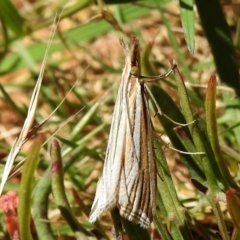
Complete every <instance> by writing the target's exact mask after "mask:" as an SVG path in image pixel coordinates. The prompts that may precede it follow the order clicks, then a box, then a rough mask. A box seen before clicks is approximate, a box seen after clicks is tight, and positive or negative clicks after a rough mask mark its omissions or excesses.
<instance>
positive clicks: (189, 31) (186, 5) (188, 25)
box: [180, 0, 194, 53]
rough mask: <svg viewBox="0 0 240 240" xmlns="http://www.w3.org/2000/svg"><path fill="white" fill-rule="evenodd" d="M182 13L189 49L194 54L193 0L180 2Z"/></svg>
mask: <svg viewBox="0 0 240 240" xmlns="http://www.w3.org/2000/svg"><path fill="white" fill-rule="evenodd" d="M180 13H181V20H182V26H183V31H184V35H185V39H186V42H187V45H188V49H189V51H190V52H191V53H193V52H194V12H193V0H180Z"/></svg>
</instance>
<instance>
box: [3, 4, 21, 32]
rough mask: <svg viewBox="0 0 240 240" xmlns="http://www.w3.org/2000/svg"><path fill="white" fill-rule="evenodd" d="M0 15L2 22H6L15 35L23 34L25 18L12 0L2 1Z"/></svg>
mask: <svg viewBox="0 0 240 240" xmlns="http://www.w3.org/2000/svg"><path fill="white" fill-rule="evenodd" d="M0 16H1V18H0V19H1V20H2V22H4V24H5V25H6V26H7V27H8V28H10V29H11V30H12V31H13V32H14V33H15V35H17V36H20V35H22V33H23V26H24V20H23V18H22V17H21V16H20V14H19V12H18V11H17V9H16V8H15V6H14V5H13V4H12V2H11V1H10V0H3V1H0Z"/></svg>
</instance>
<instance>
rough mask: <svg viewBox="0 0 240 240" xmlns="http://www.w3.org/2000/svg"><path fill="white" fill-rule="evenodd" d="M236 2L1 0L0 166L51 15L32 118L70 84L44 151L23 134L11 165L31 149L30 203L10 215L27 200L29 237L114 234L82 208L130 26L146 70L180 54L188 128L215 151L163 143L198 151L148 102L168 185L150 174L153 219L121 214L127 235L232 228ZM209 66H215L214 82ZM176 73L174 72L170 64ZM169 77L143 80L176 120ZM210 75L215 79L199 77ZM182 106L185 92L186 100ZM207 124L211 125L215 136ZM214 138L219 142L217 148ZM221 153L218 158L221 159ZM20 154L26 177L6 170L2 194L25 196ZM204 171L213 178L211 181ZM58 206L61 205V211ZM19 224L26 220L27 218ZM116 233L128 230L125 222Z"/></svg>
mask: <svg viewBox="0 0 240 240" xmlns="http://www.w3.org/2000/svg"><path fill="white" fill-rule="evenodd" d="M239 9H240V5H239V3H238V1H234V0H232V1H230V0H225V1H219V0H196V1H195V3H193V1H192V0H179V1H171V0H148V1H146V0H142V1H127V0H125V1H114V0H106V1H105V2H103V1H101V0H98V1H90V0H79V1H73V0H71V1H66V0H61V1H55V0H49V1H35V0H28V1H27V0H25V1H19V0H12V1H10V0H4V1H0V22H1V28H0V30H1V32H0V84H1V85H0V90H1V92H0V97H1V98H0V160H1V168H0V172H1V173H2V172H3V168H4V165H5V162H6V158H7V155H8V153H9V151H10V148H11V146H12V145H13V142H14V139H15V138H16V136H18V134H19V132H20V130H21V128H22V125H23V123H24V120H25V118H26V114H27V110H28V106H29V101H30V98H31V94H32V92H33V89H34V86H35V84H36V81H37V78H38V75H39V72H40V68H41V63H42V61H43V58H44V54H45V51H46V47H47V43H48V39H49V38H50V35H51V31H52V28H53V22H54V19H55V18H57V19H59V23H58V25H57V31H56V33H55V35H54V38H53V42H52V44H51V48H50V52H49V55H48V57H47V65H46V68H45V73H44V76H43V81H42V86H41V90H40V95H39V99H38V107H37V111H36V114H35V118H34V123H33V126H36V125H37V124H38V123H40V122H41V121H42V120H44V119H46V118H47V117H48V116H49V115H50V114H51V112H53V111H54V109H56V108H57V106H58V105H59V104H60V102H61V101H62V100H63V99H64V98H65V97H66V95H67V94H68V92H69V91H70V89H71V88H72V87H73V86H74V88H73V89H72V90H71V92H70V94H68V95H67V97H66V99H65V101H64V102H63V103H62V104H61V106H60V107H59V109H57V111H56V112H55V113H54V114H53V116H51V118H50V119H49V120H48V121H47V122H46V123H45V124H44V125H43V126H42V127H41V129H40V130H38V133H39V132H41V133H43V135H44V139H45V140H48V142H47V143H45V144H44V145H43V147H41V151H40V148H39V151H40V154H39V152H38V151H33V150H32V151H31V149H32V148H34V147H35V148H36V146H38V147H39V146H40V145H41V144H42V143H43V142H44V141H43V140H41V139H40V140H39V139H37V140H30V141H28V142H26V143H25V144H24V145H23V147H22V149H21V152H20V153H19V155H18V157H17V158H16V161H15V164H14V165H15V166H17V164H18V163H21V161H22V160H23V159H25V158H26V156H27V157H28V158H29V155H31V157H33V159H37V158H40V160H39V164H38V166H37V169H36V174H35V178H34V179H35V180H34V184H33V185H34V186H33V190H32V191H33V193H31V192H30V193H29V196H32V198H28V199H25V198H24V199H25V200H24V201H26V202H27V203H28V204H27V203H26V204H25V206H23V207H22V210H23V212H24V213H23V215H21V217H20V216H19V219H18V220H17V223H18V221H20V222H21V221H22V222H23V223H24V222H26V221H29V219H30V218H29V216H30V215H29V216H28V217H27V218H25V213H26V212H28V211H29V209H30V208H31V209H32V217H33V221H34V222H35V226H36V230H32V228H31V233H29V232H28V233H26V234H27V235H28V234H29V236H28V237H32V238H33V239H36V238H37V236H36V234H35V233H36V232H37V235H38V239H105V238H114V237H113V236H114V235H115V230H116V229H115V230H114V228H113V223H112V220H111V218H110V215H109V214H105V215H104V216H103V217H102V218H101V219H100V220H99V222H97V223H96V225H94V226H93V225H92V224H90V223H88V215H89V211H90V208H91V204H92V201H93V198H94V194H95V190H96V184H97V181H98V179H99V176H101V172H102V166H103V160H104V156H105V149H106V145H107V139H108V133H109V129H110V122H111V114H112V111H113V107H114V102H115V99H116V94H117V89H118V86H119V83H120V79H121V72H122V68H123V66H124V55H123V52H122V49H121V46H120V44H119V38H123V39H124V41H125V42H128V41H129V39H130V38H131V36H136V37H137V38H138V39H139V41H140V45H141V47H142V49H143V51H142V59H143V60H142V62H143V63H142V64H143V66H142V71H143V74H144V75H157V74H160V73H162V72H164V71H166V69H168V68H169V66H170V64H169V60H170V59H175V61H176V62H177V64H178V67H179V69H180V71H181V74H182V76H183V77H184V80H185V84H186V87H187V94H188V97H189V99H190V103H191V107H192V109H193V110H192V111H193V115H194V118H197V119H200V120H199V122H198V126H197V127H198V129H200V130H199V131H200V135H201V134H202V135H201V137H199V138H201V141H202V142H205V145H208V144H209V146H210V145H211V147H210V148H211V149H210V150H209V151H208V153H209V152H210V153H209V154H207V156H214V157H210V159H211V160H210V161H209V165H208V167H207V166H206V165H204V163H205V162H208V161H207V160H206V161H205V159H201V158H199V157H197V155H192V156H190V155H184V154H179V153H178V152H176V151H173V150H171V149H169V148H168V144H169V142H170V141H171V143H172V144H173V146H174V147H175V148H177V149H179V150H183V151H190V152H194V151H201V150H199V148H198V147H197V146H196V143H195V142H194V143H195V146H194V147H193V146H192V143H188V142H187V141H186V139H184V137H182V135H181V134H182V130H179V129H178V130H176V129H175V132H174V131H173V128H174V127H175V126H173V125H172V123H169V122H168V121H166V119H164V118H162V117H159V118H160V119H159V120H160V122H161V124H160V123H159V121H158V118H157V117H154V114H155V112H154V110H153V111H151V116H152V121H153V125H154V130H155V131H156V132H157V133H158V134H159V135H161V139H162V140H161V141H164V142H165V143H161V145H162V147H163V153H164V155H165V157H166V159H167V165H164V164H165V163H166V162H164V160H159V162H160V165H161V166H165V167H168V168H169V169H168V170H167V172H168V174H169V176H170V175H171V177H172V180H173V182H172V183H171V178H170V179H168V177H169V176H164V175H161V174H158V175H160V176H161V178H164V179H165V180H166V181H165V182H168V180H169V182H168V184H170V185H162V183H161V182H160V183H159V187H160V189H159V191H158V192H159V196H158V210H160V211H157V216H156V217H155V219H154V224H153V225H152V226H151V228H150V229H149V230H148V231H147V230H143V229H141V228H140V227H139V226H136V225H134V224H132V225H131V224H130V223H126V222H125V221H124V220H123V225H124V228H125V229H126V231H127V235H128V238H129V239H150V238H151V239H239V230H238V229H240V228H239V221H238V219H239V215H238V214H235V213H237V212H238V210H236V209H239V204H240V201H239V198H238V194H239V189H238V182H239V173H238V172H239V167H238V165H239V159H240V154H239V149H240V147H239V146H240V134H239V131H240V126H239V125H240V112H239V106H240V105H239V98H238V95H239V89H240V88H239V84H240V81H239V43H240V41H239V36H240V35H239V29H240V28H239V14H240V10H239ZM144 59H145V60H144ZM149 60H150V61H149ZM213 74H216V76H217V85H218V86H217V87H216V81H215V80H216V79H215V78H214V77H212V76H213ZM175 77H176V78H178V77H179V76H178V73H176V74H175ZM211 77H212V78H211ZM173 78H174V77H173V76H171V77H170V78H169V79H166V80H164V81H160V82H157V83H156V84H155V85H156V86H154V85H153V84H151V90H152V92H153V95H154V96H155V98H156V101H157V102H158V104H159V105H160V106H161V108H162V110H163V111H164V113H166V114H167V115H168V116H170V117H171V118H173V119H174V120H175V121H178V122H183V121H184V119H191V117H189V116H188V115H187V114H186V112H184V107H183V105H181V106H182V110H183V113H181V112H179V109H180V107H179V106H180V104H179V101H181V103H183V101H184V99H183V95H184V94H183V93H181V92H180V90H178V91H177V90H176V89H177V88H178V89H180V88H181V84H180V83H179V84H180V85H178V81H177V79H176V82H175V81H173ZM210 78H211V81H210V82H211V83H212V87H211V86H210V87H208V88H207V84H208V83H209V79H210ZM76 80H77V82H76ZM159 85H161V88H159V89H158V86H159ZM215 87H216V90H214V88H215ZM214 91H216V92H214ZM206 94H208V95H207V96H208V97H207V98H206ZM187 105H188V103H187V102H184V106H187ZM152 108H153V107H151V109H152ZM182 114H183V115H184V117H183V115H182ZM215 114H216V115H215ZM190 116H191V115H190ZM211 116H214V118H213V119H211ZM206 121H207V123H206ZM215 121H216V122H215ZM187 122H191V120H187ZM216 124H217V125H216ZM211 129H214V130H215V134H216V135H217V136H213V137H212V135H214V131H213V133H211ZM191 131H194V130H192V129H189V132H190V134H192V135H191V137H192V139H195V136H194V134H193V132H191ZM176 132H178V134H179V135H180V139H181V138H182V139H181V140H179V138H177V135H176V134H175V133H176ZM36 135H37V134H36ZM53 135H54V138H57V139H58V141H59V142H60V145H61V156H62V157H60V156H59V155H60V154H59V152H58V151H60V149H59V146H58V144H57V143H56V142H54V143H53V146H52V147H51V149H55V150H54V152H52V156H53V155H54V156H55V155H57V157H56V158H57V159H58V160H59V161H60V160H61V158H62V159H63V167H64V173H65V174H64V179H63V172H62V171H60V173H59V174H60V176H61V178H60V179H57V180H56V179H55V178H54V174H53V176H52V175H51V171H50V167H51V160H52V162H53V163H54V161H55V159H54V160H53V159H51V157H50V146H51V142H52V136H53ZM184 141H185V142H184ZM32 142H33V146H32V147H31V144H32ZM216 142H217V143H218V145H219V148H214V146H215V145H216V144H215V145H214V143H216ZM186 145H187V146H186ZM54 146H55V147H54ZM205 148H207V146H205ZM156 149H157V151H160V149H159V148H158V147H156ZM200 149H201V147H200ZM216 149H217V150H216ZM220 149H221V150H220ZM51 151H53V150H51ZM206 151H207V150H206V149H205V150H204V152H206ZM218 154H219V155H220V157H219V156H218ZM160 155H161V153H158V158H159V159H162V158H161V156H160ZM218 157H219V158H220V159H222V160H220V162H219V161H218V160H217V159H218ZM28 158H27V159H28ZM32 161H34V160H32ZM25 163H26V164H28V165H24V167H25V168H26V169H30V170H31V171H30V173H29V171H28V172H27V170H25V168H23V171H24V174H23V176H22V174H21V171H20V172H18V174H14V176H13V177H12V178H11V179H9V181H8V182H7V183H6V185H5V188H4V193H6V192H8V191H15V192H19V191H20V193H19V195H18V197H21V196H23V195H24V194H23V195H21V190H19V189H20V181H21V179H22V181H25V184H26V185H27V186H28V183H29V179H33V175H31V173H32V174H33V173H34V172H35V168H36V166H32V165H31V164H30V163H31V160H28V161H27V160H26V162H25ZM60 163H61V161H60ZM60 163H59V164H60ZM221 164H222V165H221ZM26 166H27V167H26ZM209 168H210V169H211V171H208V169H209ZM226 168H227V169H228V170H226V171H225V172H224V170H223V169H226ZM17 169H18V167H17ZM14 171H16V169H15V170H14ZM14 171H13V172H14ZM158 171H159V172H160V171H161V170H158ZM228 171H229V172H230V174H229V172H228ZM170 173H171V174H170ZM27 176H28V177H29V178H27ZM165 177H166V178H165ZM212 178H215V179H216V182H214V181H211V180H212ZM51 179H55V180H56V182H57V183H60V185H58V189H60V190H61V191H60V192H61V194H63V193H64V194H66V196H67V198H68V202H67V200H66V199H65V198H66V196H65V197H64V195H61V194H60V195H61V197H59V198H58V197H56V194H57V193H56V192H55V193H53V195H54V196H55V197H53V195H52V190H53V191H54V187H51ZM31 183H32V182H31ZM61 183H62V184H64V188H63V189H62V188H61ZM168 186H171V187H173V186H174V187H173V189H174V190H173V191H172V192H171V191H170V195H169V196H171V197H170V198H171V199H172V201H173V202H174V207H176V208H177V209H176V210H173V209H172V208H171V206H169V205H171V204H167V201H169V197H168V195H167V194H166V195H165V196H163V195H164V191H165V190H164V189H165V187H168ZM51 188H53V189H52V190H51ZM30 189H31V188H30ZM207 190H209V191H207ZM28 191H31V190H28ZM174 191H176V192H177V194H176V192H174ZM174 194H176V196H177V198H176V199H174V197H173V196H175V195H174ZM225 194H226V195H225ZM64 199H65V200H66V201H65V200H64ZM59 200H64V201H63V202H59ZM219 201H220V202H219ZM169 203H170V201H169ZM23 205H24V204H23ZM59 206H64V210H63V208H60V207H59ZM25 208H26V209H25ZM3 210H4V209H3ZM25 210H26V211H25ZM172 211H173V212H172ZM175 211H176V212H175ZM20 212H21V211H20ZM20 212H19V214H20ZM66 212H67V213H66ZM168 213H169V214H168ZM5 214H6V209H5ZM171 214H172V215H171ZM218 214H219V215H218ZM239 214H240V213H239ZM4 217H5V215H4V211H3V212H2V213H1V215H0V223H1V224H0V239H10V237H9V233H8V231H7V227H8V224H9V222H6V221H5V220H4ZM75 217H76V218H75ZM46 218H48V220H47V221H46ZM44 220H45V221H44ZM11 223H13V220H11ZM42 223H44V224H42ZM129 224H130V225H129ZM10 225H11V224H10ZM23 225H24V226H23V229H24V227H28V226H27V224H23ZM12 227H13V228H14V227H15V225H14V226H12ZM10 228H11V226H10ZM115 228H116V226H115ZM21 229H22V227H20V230H21ZM8 230H9V227H8ZM21 231H22V230H21ZM35 231H36V232H35ZM121 237H122V239H127V236H126V235H125V233H124V234H122V235H121ZM22 239H23V238H22ZM24 239H29V238H27V237H26V238H24Z"/></svg>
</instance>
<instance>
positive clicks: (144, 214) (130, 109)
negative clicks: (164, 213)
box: [89, 37, 172, 228]
mask: <svg viewBox="0 0 240 240" xmlns="http://www.w3.org/2000/svg"><path fill="white" fill-rule="evenodd" d="M120 43H121V45H122V47H123V50H124V53H125V66H124V69H123V73H122V80H121V83H120V87H119V89H118V95H117V100H116V104H115V108H114V112H113V117H112V124H111V129H110V134H109V140H108V145H107V150H106V157H105V161H104V166H103V174H102V177H101V178H100V180H99V182H98V186H97V190H96V195H95V199H94V202H93V205H92V209H91V213H90V217H89V221H90V222H95V221H96V219H97V218H99V217H100V216H101V215H102V214H103V213H104V212H105V211H109V210H112V209H114V208H118V209H119V213H120V215H121V216H122V217H123V218H126V219H128V220H129V221H131V222H133V223H136V224H139V225H140V226H141V227H143V228H147V227H148V226H149V224H150V223H151V222H152V220H153V216H154V214H155V208H156V187H157V170H156V162H155V154H154V147H153V134H152V132H153V129H152V123H151V118H150V113H149V106H148V99H147V88H146V85H145V82H146V81H148V80H149V81H152V80H154V79H160V78H164V77H166V76H167V75H168V74H169V73H170V72H171V71H172V70H171V69H170V70H168V71H167V72H166V73H164V74H162V75H159V76H155V77H143V76H141V75H140V73H139V69H140V62H139V42H138V40H137V39H136V38H135V37H134V38H132V40H131V44H130V45H127V44H125V43H124V42H123V41H122V40H121V41H120Z"/></svg>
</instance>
